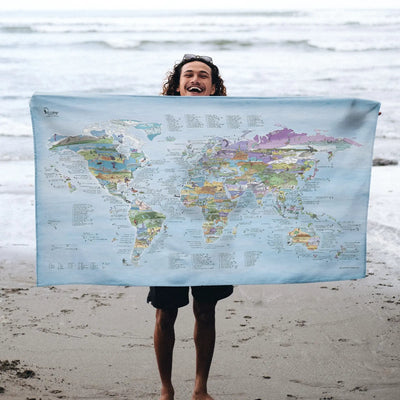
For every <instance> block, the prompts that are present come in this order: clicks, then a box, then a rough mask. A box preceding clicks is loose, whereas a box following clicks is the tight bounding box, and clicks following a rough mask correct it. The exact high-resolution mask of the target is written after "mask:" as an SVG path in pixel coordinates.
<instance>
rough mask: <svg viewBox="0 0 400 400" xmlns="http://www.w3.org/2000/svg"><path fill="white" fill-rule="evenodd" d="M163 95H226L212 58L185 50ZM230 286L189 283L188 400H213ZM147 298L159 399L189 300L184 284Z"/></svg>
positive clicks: (169, 393) (164, 395)
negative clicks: (191, 355)
mask: <svg viewBox="0 0 400 400" xmlns="http://www.w3.org/2000/svg"><path fill="white" fill-rule="evenodd" d="M162 94H163V95H167V96H226V88H225V86H224V81H223V80H222V78H221V77H220V75H219V70H218V67H217V66H216V65H214V63H213V61H212V59H211V58H210V57H207V56H197V55H194V54H185V56H184V57H183V59H182V61H181V62H180V63H178V64H176V65H175V66H174V69H173V70H172V71H171V72H170V73H169V75H168V77H167V81H166V82H165V83H164V85H163V92H162ZM232 292H233V286H230V285H227V286H193V287H192V295H193V313H194V316H195V326H194V342H195V347H196V378H195V384H194V390H193V396H192V400H213V398H212V397H211V396H210V395H209V394H208V391H207V381H208V375H209V371H210V367H211V362H212V358H213V354H214V346H215V306H216V304H217V302H218V300H221V299H224V298H226V297H228V296H230V295H231V294H232ZM147 301H148V302H149V303H151V304H152V305H153V306H154V307H155V308H156V309H157V310H156V324H155V328H154V349H155V353H156V358H157V365H158V370H159V373H160V378H161V397H160V400H173V399H174V387H173V385H172V381H171V374H172V355H173V349H174V344H175V329H174V325H175V320H176V317H177V315H178V308H179V307H184V306H186V305H187V304H188V303H189V288H188V287H160V286H157V287H151V288H150V291H149V295H148V298H147Z"/></svg>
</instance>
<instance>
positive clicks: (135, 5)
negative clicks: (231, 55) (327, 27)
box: [0, 0, 400, 11]
mask: <svg viewBox="0 0 400 400" xmlns="http://www.w3.org/2000/svg"><path fill="white" fill-rule="evenodd" d="M301 8H336V9H337V8H347V9H348V8H360V9H366V8H367V9H373V8H396V9H398V8H400V2H399V0H324V1H316V0H302V1H299V0H279V1H278V2H272V1H270V2H267V1H265V0H240V1H232V0H201V1H185V2H182V0H143V1H132V0H112V1H110V0H83V1H82V0H35V1H32V0H12V1H1V2H0V11H2V10H64V9H65V10H83V9H86V10H110V9H112V10H134V9H139V10H145V9H150V10H154V9H159V10H164V9H178V10H179V9H182V10H187V9H213V10H216V9H224V10H231V9H235V10H238V9H247V10H249V9H250V10H251V9H256V10H257V9H266V10H267V9H301Z"/></svg>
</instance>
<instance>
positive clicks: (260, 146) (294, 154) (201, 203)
mask: <svg viewBox="0 0 400 400" xmlns="http://www.w3.org/2000/svg"><path fill="white" fill-rule="evenodd" d="M243 136H245V135H243ZM354 145H355V146H360V145H359V144H358V143H356V142H354V141H352V140H349V139H341V138H339V139H336V138H334V137H330V136H325V135H321V134H319V133H317V134H315V135H313V136H309V135H308V134H306V133H296V132H294V131H293V130H292V129H287V128H283V129H280V130H277V131H274V132H271V133H268V134H267V135H265V136H260V135H256V136H254V137H253V138H252V139H245V138H243V137H242V139H241V140H239V141H236V142H232V143H231V142H229V141H228V140H227V139H224V138H221V139H218V140H216V141H213V142H210V143H208V144H207V145H206V146H205V148H204V149H203V152H202V154H201V155H200V157H199V158H198V159H197V162H195V161H194V160H193V158H194V159H195V158H196V156H197V155H196V154H193V153H192V152H191V150H190V146H188V148H187V149H186V151H185V153H184V157H186V159H188V160H189V159H191V160H190V162H191V164H192V165H193V167H192V168H190V169H189V171H188V173H189V180H188V182H187V183H186V184H185V185H184V187H183V188H182V190H181V201H182V202H183V204H184V205H185V206H186V207H200V208H201V211H202V214H203V216H204V222H203V234H204V237H205V241H206V243H212V242H214V241H216V240H218V239H219V238H220V237H221V234H222V233H223V231H224V228H225V227H226V225H227V223H228V219H229V215H230V213H231V212H232V211H233V210H234V209H235V208H236V206H237V204H238V200H239V198H240V197H241V196H242V195H243V194H244V193H245V192H246V191H250V192H251V193H253V195H254V196H255V199H256V201H257V203H258V204H259V205H262V203H263V199H264V197H265V196H266V195H267V194H274V195H275V196H276V197H277V202H276V210H277V211H278V212H279V214H280V215H281V216H283V217H286V216H288V215H291V216H295V217H298V215H299V214H301V213H303V207H302V204H301V198H300V197H299V196H297V198H296V200H295V202H291V203H290V204H289V202H288V201H287V198H288V194H291V197H293V192H295V189H296V188H297V187H298V185H299V182H300V181H307V180H312V179H313V178H314V177H315V176H316V174H317V173H318V162H319V158H320V153H322V152H325V153H326V154H327V158H328V160H332V158H333V156H334V153H335V152H337V151H343V150H346V149H348V148H350V147H351V146H354ZM289 197H290V196H289ZM313 216H314V217H315V215H313Z"/></svg>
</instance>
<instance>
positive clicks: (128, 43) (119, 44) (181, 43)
mask: <svg viewBox="0 0 400 400" xmlns="http://www.w3.org/2000/svg"><path fill="white" fill-rule="evenodd" d="M71 45H74V46H88V47H92V46H93V47H103V48H108V49H113V50H152V49H153V48H154V49H156V48H163V49H165V48H171V49H173V48H183V47H187V48H191V47H193V46H204V47H211V48H213V49H215V50H235V49H242V48H248V49H250V48H254V49H258V48H281V49H284V48H291V49H298V50H309V51H326V52H345V53H347V52H357V53H358V52H372V51H382V52H387V51H398V50H400V45H396V44H393V45H387V43H383V44H382V47H379V46H369V45H368V43H354V44H352V43H348V42H346V43H343V44H340V43H338V44H335V45H326V44H323V43H313V41H312V40H309V39H300V40H277V41H274V40H259V39H239V40H235V39H223V38H220V39H218V38H216V39H205V40H200V41H199V40H195V41H191V40H128V39H127V40H124V39H115V40H112V39H109V40H88V41H82V42H76V43H71Z"/></svg>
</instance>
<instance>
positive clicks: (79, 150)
mask: <svg viewBox="0 0 400 400" xmlns="http://www.w3.org/2000/svg"><path fill="white" fill-rule="evenodd" d="M378 112H379V103H376V102H373V101H368V100H360V99H326V98H237V97H232V98H230V97H207V98H181V97H155V96H154V97H153V96H149V97H147V96H146V97H144V96H128V95H109V96H106V95H96V96H88V95H78V94H69V95H68V94H64V95H62V94H60V95H50V94H49V95H46V94H37V95H34V96H33V97H32V100H31V114H32V121H33V129H34V139H35V163H36V218H37V275H38V284H39V285H50V284H69V283H85V284H87V283H89V284H117V285H134V286H136V285H137V286H141V285H153V286H154V285H160V286H174V285H184V286H188V285H214V284H262V283H291V282H313V281H326V280H342V279H354V278H361V277H363V276H365V264H366V223H367V209H368V198H369V182H370V172H371V163H372V161H371V160H372V148H373V140H374V135H375V127H376V119H377V115H378Z"/></svg>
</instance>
